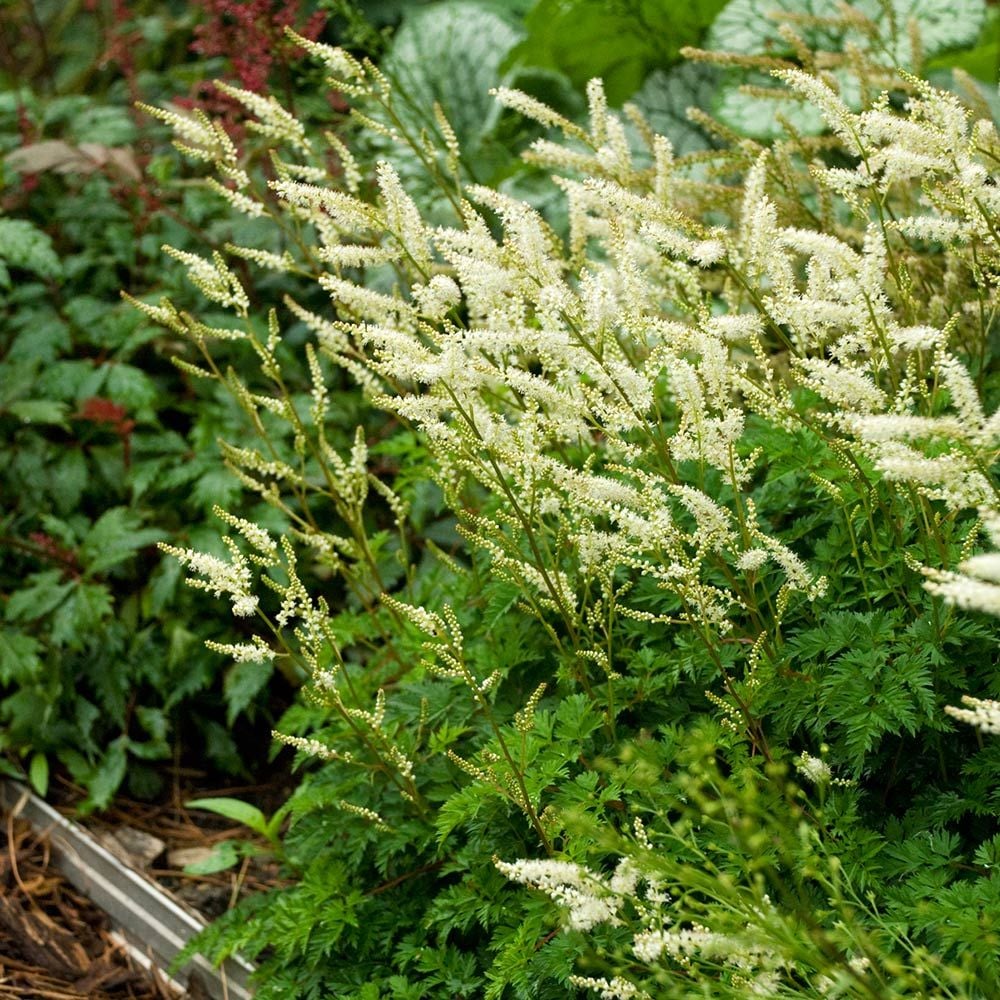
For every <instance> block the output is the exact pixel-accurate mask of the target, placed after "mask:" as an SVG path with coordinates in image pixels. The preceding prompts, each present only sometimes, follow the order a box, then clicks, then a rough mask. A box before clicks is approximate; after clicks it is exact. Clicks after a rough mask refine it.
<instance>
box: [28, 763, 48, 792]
mask: <svg viewBox="0 0 1000 1000" xmlns="http://www.w3.org/2000/svg"><path fill="white" fill-rule="evenodd" d="M28 781H29V782H30V783H31V787H32V788H33V789H34V790H35V792H36V793H37V794H38V795H41V796H42V797H43V798H44V797H45V795H46V794H47V792H48V790H49V759H48V757H46V756H45V754H43V753H36V754H34V755H33V756H32V758H31V764H30V766H29V767H28Z"/></svg>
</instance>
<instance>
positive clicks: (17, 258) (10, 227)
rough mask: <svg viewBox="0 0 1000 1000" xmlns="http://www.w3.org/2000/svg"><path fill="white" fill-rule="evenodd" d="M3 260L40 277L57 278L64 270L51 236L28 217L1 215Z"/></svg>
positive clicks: (0, 228) (10, 265) (0, 257)
mask: <svg viewBox="0 0 1000 1000" xmlns="http://www.w3.org/2000/svg"><path fill="white" fill-rule="evenodd" d="M0 260H3V261H4V262H5V263H6V264H7V266H8V267H13V268H18V269H19V270H22V271H30V272H31V273H32V274H37V275H38V276H39V277H40V278H58V277H59V275H60V274H61V273H62V264H61V263H60V261H59V257H58V256H57V255H56V252H55V250H54V249H53V248H52V240H51V239H50V238H49V236H48V234H46V233H43V232H42V231H41V230H40V229H39V228H38V227H37V226H35V225H33V224H32V223H30V222H28V221H27V219H0Z"/></svg>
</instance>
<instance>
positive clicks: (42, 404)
mask: <svg viewBox="0 0 1000 1000" xmlns="http://www.w3.org/2000/svg"><path fill="white" fill-rule="evenodd" d="M7 412H8V413H12V414H13V415H14V416H15V417H18V418H19V419H20V420H21V421H22V422H23V423H26V424H57V425H59V426H60V427H65V426H66V413H67V407H66V404H65V403H59V402H56V400H54V399H21V400H18V401H17V402H16V403H10V404H9V405H8V406H7Z"/></svg>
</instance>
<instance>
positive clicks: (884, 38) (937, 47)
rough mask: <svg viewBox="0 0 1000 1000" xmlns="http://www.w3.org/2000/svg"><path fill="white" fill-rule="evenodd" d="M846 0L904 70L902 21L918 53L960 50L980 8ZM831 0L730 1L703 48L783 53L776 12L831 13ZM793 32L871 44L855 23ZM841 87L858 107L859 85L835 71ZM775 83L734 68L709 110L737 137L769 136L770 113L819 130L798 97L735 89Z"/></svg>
mask: <svg viewBox="0 0 1000 1000" xmlns="http://www.w3.org/2000/svg"><path fill="white" fill-rule="evenodd" d="M853 6H854V7H855V8H856V9H857V10H859V11H860V12H861V13H862V14H864V15H865V16H866V17H868V18H869V19H870V20H871V21H873V22H874V23H875V24H876V25H878V26H879V29H880V37H879V40H878V42H877V43H876V45H877V48H878V51H877V52H876V53H875V54H876V56H878V57H881V58H886V57H887V58H888V59H890V60H891V61H892V62H894V63H896V64H897V65H899V66H901V67H903V68H904V69H911V68H912V67H913V51H912V44H911V36H910V33H909V31H908V29H907V25H908V24H909V23H910V21H911V20H912V21H913V22H914V23H915V24H916V26H917V28H918V30H919V33H920V40H921V48H922V50H923V54H924V56H925V57H930V56H934V55H936V54H937V53H939V52H943V51H946V50H949V49H955V48H960V47H961V46H964V45H969V44H972V43H973V42H975V40H976V39H977V38H978V37H979V33H980V31H981V30H982V27H983V23H984V20H985V14H986V5H985V3H984V0H891V2H890V3H889V4H885V3H883V2H882V0H855V3H854V4H853ZM838 8H839V4H838V2H837V0H730V2H729V3H728V4H727V5H726V7H725V9H724V10H723V11H722V12H721V13H720V14H719V16H718V17H717V18H716V19H715V21H714V22H713V23H712V27H711V29H710V30H709V33H708V36H707V39H706V42H705V47H706V48H709V49H714V50H720V51H724V52H736V53H740V54H762V53H763V54H768V55H776V56H781V55H787V56H793V57H794V51H793V50H792V48H791V46H790V45H789V43H788V42H787V41H786V40H785V39H784V38H783V37H782V36H781V32H780V28H781V26H782V24H783V22H785V21H787V20H788V19H787V18H783V17H782V15H783V14H792V15H796V16H798V15H802V14H808V15H812V16H814V17H817V18H825V19H836V18H837V15H838V12H839V11H838ZM795 28H796V30H797V31H798V32H799V33H800V34H801V35H802V37H803V38H804V39H805V42H806V44H807V45H808V46H809V47H810V48H813V49H819V50H825V51H829V52H842V51H843V50H844V48H845V47H846V46H848V45H856V46H858V47H860V48H862V49H871V47H872V43H871V41H869V40H868V38H867V37H866V36H865V35H864V33H863V32H861V31H860V30H858V29H856V28H848V29H845V28H843V27H841V26H839V25H838V24H836V23H832V24H831V23H827V24H822V25H819V26H803V25H801V24H800V23H799V22H796V23H795ZM835 75H836V76H837V78H838V80H839V82H840V83H841V86H842V90H843V92H842V94H841V97H842V98H843V100H844V101H845V103H846V104H848V106H851V107H857V106H858V105H859V94H860V90H859V87H858V84H857V81H856V79H854V78H853V77H851V76H850V75H849V74H847V73H843V72H841V71H836V72H835ZM744 82H747V83H753V84H761V85H764V86H768V87H775V86H776V84H775V81H773V80H771V79H770V78H768V77H764V76H761V75H760V74H743V73H736V74H733V75H732V76H731V77H730V80H729V82H727V83H725V84H724V85H723V86H722V88H721V91H720V96H719V99H718V101H717V103H716V107H715V113H716V114H717V115H718V117H719V118H720V119H721V120H722V121H723V122H725V123H726V124H727V125H729V126H730V127H731V128H733V129H735V130H736V131H738V132H740V133H742V134H744V135H752V136H755V137H758V138H765V139H766V138H774V137H776V136H778V135H780V134H781V133H782V131H783V129H782V126H781V123H780V122H778V121H777V120H776V115H777V114H779V113H780V114H781V115H783V116H784V117H786V118H787V119H788V120H789V122H790V123H791V124H792V125H793V127H794V128H795V129H796V130H797V131H799V132H802V133H803V134H816V133H818V132H821V131H822V130H823V128H824V125H823V119H822V116H821V115H820V114H819V112H818V110H817V109H816V108H815V107H813V106H811V105H805V104H802V103H800V102H797V101H796V102H792V101H784V100H774V99H768V98H766V97H758V96H755V95H749V94H745V93H742V92H741V91H740V90H739V87H740V85H741V84H742V83H744Z"/></svg>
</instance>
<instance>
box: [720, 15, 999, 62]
mask: <svg viewBox="0 0 1000 1000" xmlns="http://www.w3.org/2000/svg"><path fill="white" fill-rule="evenodd" d="M852 6H853V7H855V8H856V9H857V10H858V11H860V12H861V13H862V14H864V15H865V16H866V17H867V18H869V19H870V20H871V21H873V22H874V23H875V24H877V25H878V26H879V29H880V34H881V39H880V40H881V43H882V44H883V45H884V46H885V47H886V49H887V50H888V52H889V54H890V56H891V57H892V58H893V59H894V60H895V61H896V62H897V63H898V64H899V65H901V66H903V67H904V68H906V67H910V66H912V63H913V52H912V49H911V44H910V35H909V32H908V30H907V25H908V23H909V22H910V20H911V19H913V20H914V21H915V22H916V24H917V27H918V29H919V31H920V42H921V47H922V48H923V51H924V55H925V56H934V55H936V54H937V53H939V52H943V51H945V50H946V49H956V48H960V47H961V46H963V45H971V44H972V43H973V42H975V41H976V39H977V38H978V37H979V32H980V30H981V29H982V26H983V22H984V19H985V16H986V4H985V2H984V0H891V3H889V4H885V3H882V2H880V0H854V3H853V4H852ZM838 8H839V4H838V2H837V0H730V2H729V3H728V4H727V5H726V7H725V9H724V10H723V11H722V12H721V13H720V14H719V16H718V17H717V18H716V19H715V21H714V22H713V23H712V27H711V29H710V30H709V33H708V37H707V40H706V47H707V48H710V49H718V50H721V51H724V52H739V53H761V52H767V53H770V54H774V55H776V54H781V53H790V52H791V49H790V46H789V43H788V42H787V41H785V39H784V38H782V36H781V32H780V28H781V24H782V16H781V15H782V13H789V14H795V15H802V14H809V15H812V16H814V17H817V18H836V17H837V15H838V13H839V10H838ZM796 30H798V31H799V32H800V33H801V34H802V36H803V38H804V39H805V42H806V44H807V45H809V46H810V47H812V48H819V49H825V50H827V51H833V52H840V51H842V50H843V47H844V46H845V45H847V44H849V43H850V44H855V45H861V46H863V47H864V46H866V44H867V43H866V40H865V36H864V35H863V34H862V33H861V32H860V31H858V30H857V29H849V30H846V31H845V30H844V29H843V28H841V27H838V26H832V25H831V26H819V27H812V26H809V27H805V26H802V25H800V24H796Z"/></svg>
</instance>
